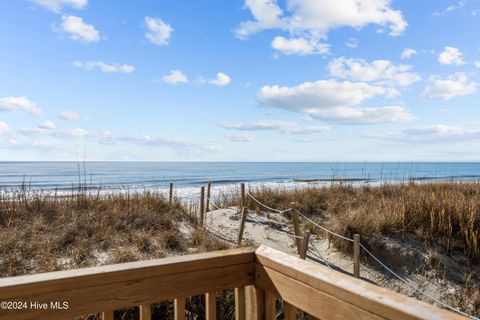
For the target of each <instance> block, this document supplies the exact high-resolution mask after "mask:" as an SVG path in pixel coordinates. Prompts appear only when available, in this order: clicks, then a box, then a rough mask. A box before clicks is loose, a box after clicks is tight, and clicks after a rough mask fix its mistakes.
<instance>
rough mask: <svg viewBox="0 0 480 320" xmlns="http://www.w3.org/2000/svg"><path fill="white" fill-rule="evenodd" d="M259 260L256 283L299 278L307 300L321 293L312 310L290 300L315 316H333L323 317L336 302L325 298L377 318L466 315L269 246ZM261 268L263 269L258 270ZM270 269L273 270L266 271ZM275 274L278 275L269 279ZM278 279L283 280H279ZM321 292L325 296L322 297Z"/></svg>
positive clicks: (258, 255)
mask: <svg viewBox="0 0 480 320" xmlns="http://www.w3.org/2000/svg"><path fill="white" fill-rule="evenodd" d="M256 262H257V264H258V265H259V267H260V268H257V269H256V270H257V272H256V281H255V284H256V285H259V286H260V287H262V288H263V289H265V290H272V291H273V292H278V291H276V289H278V284H279V283H285V282H287V283H290V284H288V286H290V285H291V280H295V281H296V282H297V283H298V287H299V288H303V290H305V291H307V292H310V293H309V294H307V295H306V296H305V299H307V300H306V301H308V299H310V300H311V299H312V298H311V297H312V296H316V297H317V298H316V299H315V301H314V302H312V304H313V305H316V307H315V308H310V310H308V309H305V308H304V307H302V305H301V304H296V303H294V302H296V301H297V300H298V297H295V296H293V297H291V298H290V299H291V300H288V299H287V301H289V302H290V303H294V304H295V305H297V306H298V307H299V308H300V309H302V310H304V311H306V312H308V313H310V314H312V315H313V316H315V317H319V318H322V319H323V318H325V319H329V317H323V316H322V314H321V310H324V309H327V310H328V309H330V310H331V309H332V305H331V304H330V305H329V304H328V303H325V302H322V301H324V300H321V299H328V300H330V301H331V303H336V304H339V306H341V305H342V304H350V305H351V307H350V308H355V309H354V310H368V312H369V313H371V314H372V316H374V315H377V318H378V317H383V318H386V319H438V320H441V319H450V320H451V319H466V318H465V317H463V316H461V315H458V314H456V313H453V312H449V311H446V310H443V309H440V308H438V307H435V306H432V305H429V304H427V303H424V302H421V301H418V300H415V299H412V298H409V297H407V296H404V295H401V294H398V293H396V292H393V291H390V290H387V289H384V288H380V287H377V286H375V285H372V284H370V283H368V282H365V281H362V280H360V279H355V278H353V277H351V276H348V275H344V274H341V273H339V272H336V271H334V270H331V269H329V268H326V267H324V266H321V265H318V264H313V263H311V262H307V261H304V260H301V259H299V258H297V257H294V256H291V255H288V254H286V253H283V252H280V251H277V250H274V249H271V248H268V247H265V246H260V247H259V248H258V249H257V251H256ZM259 269H260V272H258V271H259ZM267 269H268V272H269V273H268V274H265V272H266V271H267ZM272 275H273V276H274V278H275V279H269V278H271V276H272ZM277 280H278V281H282V282H279V283H277V282H275V281H277ZM272 281H274V282H275V285H272V283H271V282H272ZM269 283H270V284H269ZM283 286H284V288H283V289H284V290H285V292H282V294H284V295H291V294H289V293H288V292H289V291H293V290H291V289H288V290H286V288H285V286H287V285H286V284H284V285H283ZM288 286H287V287H288ZM320 296H321V297H322V298H320ZM300 302H301V301H300ZM321 302H322V303H321ZM345 310H346V311H345V312H347V311H348V308H346V309H345ZM310 311H314V312H310ZM335 311H336V310H335ZM359 312H360V311H359ZM332 316H333V315H332ZM353 318H357V319H358V318H359V317H358V316H355V317H353ZM333 319H338V317H336V318H335V317H333Z"/></svg>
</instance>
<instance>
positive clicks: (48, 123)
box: [38, 120, 57, 130]
mask: <svg viewBox="0 0 480 320" xmlns="http://www.w3.org/2000/svg"><path fill="white" fill-rule="evenodd" d="M38 127H39V128H40V129H45V130H55V129H56V128H57V126H56V125H55V123H54V122H53V121H51V120H47V121H45V122H42V123H40V124H39V125H38Z"/></svg>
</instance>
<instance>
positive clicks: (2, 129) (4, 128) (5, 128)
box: [0, 121, 10, 134]
mask: <svg viewBox="0 0 480 320" xmlns="http://www.w3.org/2000/svg"><path fill="white" fill-rule="evenodd" d="M9 131H10V126H9V125H8V123H6V122H4V121H0V134H5V133H7V132H9Z"/></svg>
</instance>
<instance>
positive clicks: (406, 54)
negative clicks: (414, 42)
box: [400, 48, 417, 59]
mask: <svg viewBox="0 0 480 320" xmlns="http://www.w3.org/2000/svg"><path fill="white" fill-rule="evenodd" d="M415 55H417V51H416V50H415V49H412V48H405V49H403V51H402V53H401V54H400V58H402V59H410V58H411V57H413V56H415Z"/></svg>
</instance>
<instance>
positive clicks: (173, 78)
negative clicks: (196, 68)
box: [155, 70, 188, 84]
mask: <svg viewBox="0 0 480 320" xmlns="http://www.w3.org/2000/svg"><path fill="white" fill-rule="evenodd" d="M155 82H156V83H158V82H160V80H159V79H157V80H155ZM161 82H164V83H168V84H179V83H187V82H188V78H187V76H186V75H185V74H184V73H183V72H182V71H180V70H172V71H170V74H168V75H166V76H163V77H162V79H161Z"/></svg>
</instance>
